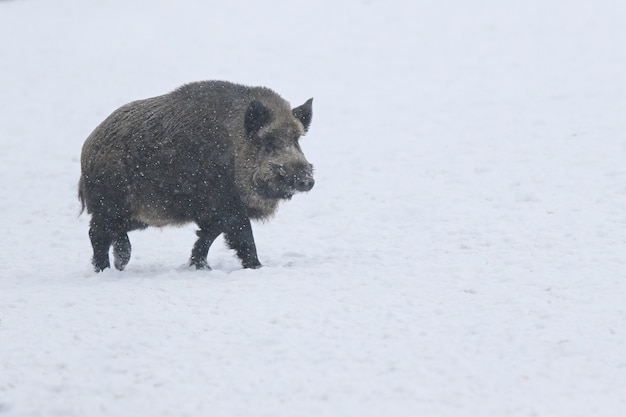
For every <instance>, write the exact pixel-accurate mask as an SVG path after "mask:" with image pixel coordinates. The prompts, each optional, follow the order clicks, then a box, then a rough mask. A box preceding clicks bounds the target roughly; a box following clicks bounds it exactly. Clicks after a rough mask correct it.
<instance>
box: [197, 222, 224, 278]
mask: <svg viewBox="0 0 626 417" xmlns="http://www.w3.org/2000/svg"><path fill="white" fill-rule="evenodd" d="M220 233H222V231H221V230H220V229H219V228H217V227H215V226H214V225H207V224H200V230H198V231H197V232H196V234H197V235H198V240H197V241H196V243H195V244H194V245H193V249H192V251H191V259H190V260H189V264H190V265H191V266H195V267H196V269H211V268H210V267H209V263H208V261H207V259H206V258H207V255H208V254H209V248H210V247H211V245H212V244H213V242H214V241H215V239H216V238H217V237H218V236H219V235H220Z"/></svg>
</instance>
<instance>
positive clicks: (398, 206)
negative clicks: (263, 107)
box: [0, 0, 626, 417]
mask: <svg viewBox="0 0 626 417" xmlns="http://www.w3.org/2000/svg"><path fill="white" fill-rule="evenodd" d="M625 14H626V3H624V2H623V1H618V0H615V1H611V0H594V1H583V0H547V1H546V0H525V1H506V0H505V1H489V0H476V1H471V2H470V1H463V0H442V1H436V2H429V1H421V0H420V1H416V0H407V1H378V0H358V1H357V0H345V1H338V0H332V1H331V0H319V1H316V2H306V3H304V2H303V3H301V2H295V1H293V2H287V1H280V0H268V1H265V2H254V1H233V2H230V1H229V2H224V1H203V0H194V1H192V0H188V1H178V2H159V1H153V0H152V1H149V0H131V1H122V0H101V1H79V0H56V1H54V2H52V1H43V0H9V1H0V39H1V41H0V96H1V98H0V147H1V148H0V195H1V197H0V210H1V211H0V212H1V213H2V220H0V227H1V229H0V232H1V236H2V240H1V241H0V242H1V246H0V249H1V250H0V416H3V417H4V416H10V417H18V416H19V417H22V416H46V417H48V416H64V417H74V416H76V417H79V416H81V417H82V416H150V417H158V416H229V417H230V416H242V417H244V416H285V417H287V416H289V417H297V416H302V417H305V416H319V417H321V416H360V417H368V416H407V417H408V416H467V417H475V416H494V417H495V416H514V417H515V416H542V417H543V416H555V417H556V416H560V417H562V416H570V417H571V416H581V417H583V416H584V417H588V416H616V417H617V416H623V415H626V355H625V352H626V255H625V251H624V248H625V246H626V231H625V226H626V164H625V161H626V136H625V132H626V116H625V113H624V111H625V110H624V109H626V48H625V47H624V40H626V25H624V22H623V21H624V16H625ZM203 79H226V80H230V81H235V82H240V83H245V84H251V85H265V86H268V87H270V88H272V89H274V90H275V91H277V92H278V93H279V94H281V95H282V96H283V97H285V98H286V99H288V100H289V101H290V102H291V103H292V104H293V105H299V104H301V103H303V102H304V101H305V100H306V99H308V98H309V97H311V96H313V97H315V102H314V117H313V123H312V126H311V130H310V132H309V134H308V135H307V136H306V137H305V138H303V140H302V146H303V148H304V151H305V153H306V155H307V158H308V159H309V160H310V161H311V162H312V163H313V164H314V165H315V166H316V186H315V188H314V189H313V190H312V191H311V192H310V193H308V194H306V195H299V196H296V197H294V199H293V200H292V201H290V202H288V203H286V204H284V205H283V206H282V207H281V209H280V211H279V213H278V215H277V216H276V218H275V219H274V220H273V221H271V222H269V223H266V224H255V225H254V226H253V228H254V232H255V237H256V242H257V246H258V250H259V257H260V260H261V262H262V263H263V264H264V265H265V267H264V268H262V269H260V270H254V271H249V270H242V269H241V266H240V264H239V262H238V261H237V259H236V258H235V257H234V255H233V253H232V251H230V250H228V249H226V247H225V245H224V243H223V241H222V240H218V241H217V242H216V243H215V245H214V246H213V248H212V250H211V252H210V254H209V261H210V263H211V265H212V267H213V268H214V269H213V271H210V272H206V271H190V270H188V269H187V268H186V266H185V263H186V261H187V259H188V257H189V253H190V251H191V247H192V245H193V242H194V240H195V235H194V227H193V226H189V227H183V228H180V229H176V228H165V229H162V230H159V229H150V230H147V231H144V232H133V233H131V235H130V238H131V241H132V243H133V256H132V259H131V261H130V264H129V266H128V269H127V270H126V271H124V272H117V271H114V270H107V271H105V272H104V273H102V274H95V273H93V272H92V270H91V265H90V257H91V247H90V244H89V239H88V237H87V228H88V216H86V215H82V216H81V217H77V215H78V212H79V203H78V201H77V199H76V183H77V180H78V176H79V158H80V149H81V146H82V143H83V141H84V139H85V138H86V137H87V135H88V134H89V133H90V132H91V130H92V129H93V128H95V126H96V125H97V124H98V123H100V122H101V121H102V120H103V119H104V118H105V117H106V116H107V115H108V114H110V113H111V112H112V111H113V110H114V109H115V108H117V107H118V106H120V105H122V104H124V103H127V102H129V101H132V100H135V99H139V98H146V97H150V96H155V95H159V94H162V93H166V92H168V91H171V90H173V89H174V88H176V87H178V86H179V85H181V84H183V83H186V82H190V81H196V80H203Z"/></svg>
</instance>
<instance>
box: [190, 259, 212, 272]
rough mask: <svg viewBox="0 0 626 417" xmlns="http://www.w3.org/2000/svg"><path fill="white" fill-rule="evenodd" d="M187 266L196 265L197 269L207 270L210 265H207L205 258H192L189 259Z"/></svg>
mask: <svg viewBox="0 0 626 417" xmlns="http://www.w3.org/2000/svg"><path fill="white" fill-rule="evenodd" d="M189 266H191V267H196V269H197V270H201V269H204V270H207V271H210V270H211V267H210V266H209V262H208V261H207V260H206V259H192V260H191V261H189Z"/></svg>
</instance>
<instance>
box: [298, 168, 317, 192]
mask: <svg viewBox="0 0 626 417" xmlns="http://www.w3.org/2000/svg"><path fill="white" fill-rule="evenodd" d="M314 185H315V179H314V178H313V175H312V174H310V173H308V172H307V173H304V174H303V175H297V176H296V182H295V184H294V186H295V188H296V190H297V191H311V188H313V186H314Z"/></svg>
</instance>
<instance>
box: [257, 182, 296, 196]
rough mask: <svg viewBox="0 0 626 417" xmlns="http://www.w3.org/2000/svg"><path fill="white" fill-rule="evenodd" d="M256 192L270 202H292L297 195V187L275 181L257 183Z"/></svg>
mask: <svg viewBox="0 0 626 417" xmlns="http://www.w3.org/2000/svg"><path fill="white" fill-rule="evenodd" d="M254 191H255V192H256V194H257V195H259V196H261V197H263V198H266V199H269V200H290V199H291V197H293V195H294V194H295V193H296V189H295V187H293V186H287V184H280V183H275V182H273V181H255V182H254Z"/></svg>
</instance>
